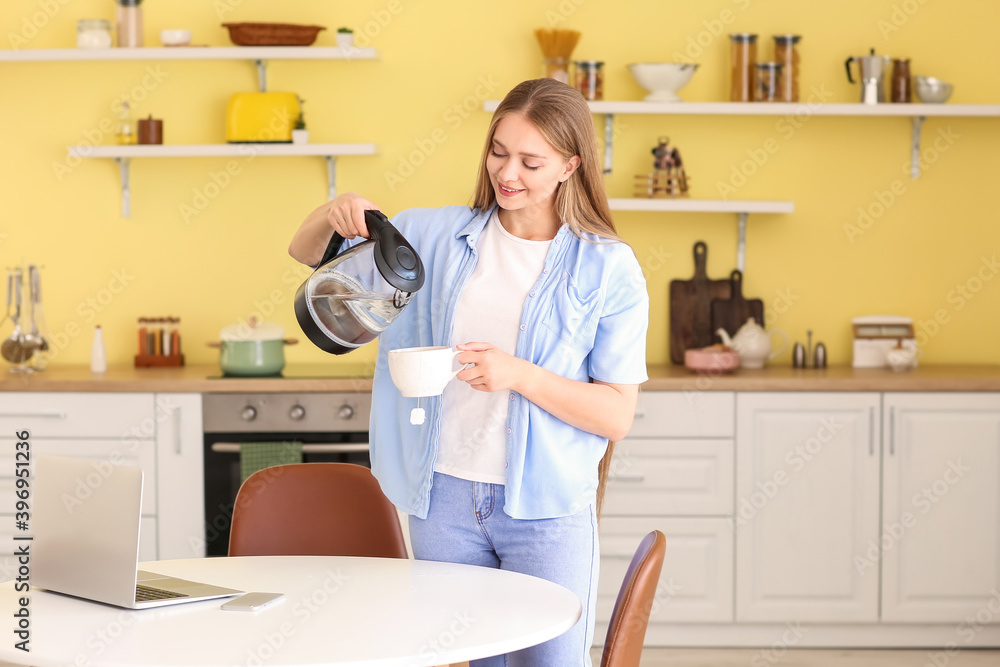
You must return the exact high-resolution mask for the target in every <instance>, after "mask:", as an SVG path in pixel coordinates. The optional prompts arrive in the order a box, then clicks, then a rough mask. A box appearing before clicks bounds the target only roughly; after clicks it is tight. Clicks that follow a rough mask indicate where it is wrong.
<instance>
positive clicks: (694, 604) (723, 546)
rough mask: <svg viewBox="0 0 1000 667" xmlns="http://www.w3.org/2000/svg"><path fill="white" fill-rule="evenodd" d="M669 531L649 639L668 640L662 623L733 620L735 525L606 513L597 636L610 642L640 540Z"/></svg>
mask: <svg viewBox="0 0 1000 667" xmlns="http://www.w3.org/2000/svg"><path fill="white" fill-rule="evenodd" d="M652 530H660V531H662V532H663V533H664V534H665V535H666V537H667V550H666V556H665V557H664V561H663V570H662V572H661V574H660V583H659V585H658V586H657V588H656V594H655V596H654V598H653V599H654V602H653V607H652V609H651V610H650V617H649V626H648V629H647V631H646V642H645V643H646V645H650V646H655V645H657V644H660V643H662V640H659V639H658V638H657V636H658V633H659V632H660V630H661V629H663V628H667V627H671V626H676V624H677V623H729V622H732V620H733V531H732V528H731V527H730V526H729V521H728V520H727V519H721V518H714V519H713V518H690V519H687V518H664V517H656V518H652V517H647V518H626V517H608V516H606V517H604V518H602V519H601V524H600V535H601V538H600V539H601V571H600V580H599V583H598V586H597V627H596V629H595V632H594V639H595V642H596V643H598V644H603V643H604V638H605V636H606V635H607V631H608V621H609V620H610V619H611V612H612V611H613V610H614V607H615V600H616V599H617V598H618V591H619V589H620V588H621V585H622V581H624V579H625V573H626V571H627V570H628V566H629V563H630V562H631V561H632V556H633V555H634V554H635V550H636V549H637V548H638V547H639V543H640V542H642V538H644V537H645V536H646V535H647V534H648V533H649V532H650V531H652Z"/></svg>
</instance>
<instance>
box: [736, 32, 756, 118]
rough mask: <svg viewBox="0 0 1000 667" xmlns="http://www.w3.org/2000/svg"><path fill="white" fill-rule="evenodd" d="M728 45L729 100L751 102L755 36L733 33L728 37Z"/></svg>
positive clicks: (752, 95) (745, 33) (746, 33)
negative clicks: (729, 71) (729, 70)
mask: <svg viewBox="0 0 1000 667" xmlns="http://www.w3.org/2000/svg"><path fill="white" fill-rule="evenodd" d="M729 43H730V46H729V65H730V68H731V76H730V84H731V85H730V91H729V99H730V100H732V101H733V102H751V101H753V97H754V76H755V74H756V73H755V71H754V64H755V63H756V62H757V35H754V34H751V33H748V32H737V33H733V34H731V35H729Z"/></svg>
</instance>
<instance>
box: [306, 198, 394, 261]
mask: <svg viewBox="0 0 1000 667" xmlns="http://www.w3.org/2000/svg"><path fill="white" fill-rule="evenodd" d="M365 224H366V225H367V227H368V238H370V239H377V238H378V237H379V236H380V235H381V233H382V230H383V229H384V228H385V227H392V223H390V222H389V219H388V218H387V217H385V214H384V213H382V212H381V211H376V210H372V209H369V210H366V211H365ZM343 245H344V237H343V236H341V235H340V234H338V233H337V232H334V233H333V236H331V237H330V242H329V243H328V244H327V245H326V250H325V251H324V252H323V259H321V260H320V261H319V264H317V265H316V268H319V267H321V266H323V265H324V264H326V263H327V262H329V261H330V260H331V259H333V258H334V257H336V256H337V255H338V254H339V253H340V248H341V246H343Z"/></svg>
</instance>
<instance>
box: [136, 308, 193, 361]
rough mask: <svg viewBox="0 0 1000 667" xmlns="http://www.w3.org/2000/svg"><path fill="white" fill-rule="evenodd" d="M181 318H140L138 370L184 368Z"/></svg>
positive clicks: (138, 329) (137, 355)
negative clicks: (159, 367)
mask: <svg viewBox="0 0 1000 667" xmlns="http://www.w3.org/2000/svg"><path fill="white" fill-rule="evenodd" d="M180 322H181V318H179V317H140V318H139V320H138V328H137V334H138V344H139V353H138V354H136V355H135V366H136V368H148V367H155V366H183V365H184V355H183V354H181V334H180V330H179V329H178V325H179V324H180Z"/></svg>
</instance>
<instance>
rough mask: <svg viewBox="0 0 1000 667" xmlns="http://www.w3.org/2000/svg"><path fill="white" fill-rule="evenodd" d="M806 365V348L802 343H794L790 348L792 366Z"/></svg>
mask: <svg viewBox="0 0 1000 667" xmlns="http://www.w3.org/2000/svg"><path fill="white" fill-rule="evenodd" d="M805 367H806V348H805V346H804V345H802V343H796V344H795V346H794V347H793V348H792V368H805Z"/></svg>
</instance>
